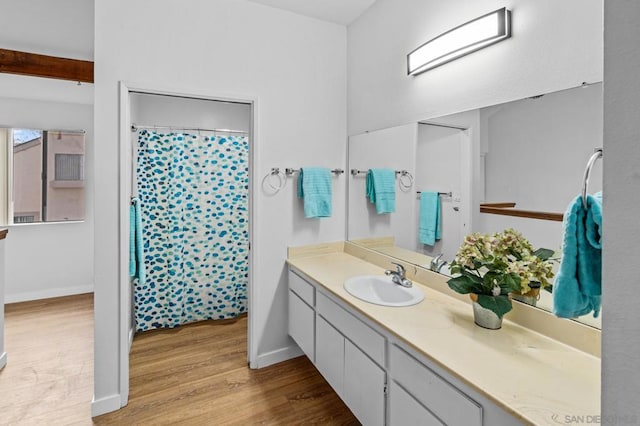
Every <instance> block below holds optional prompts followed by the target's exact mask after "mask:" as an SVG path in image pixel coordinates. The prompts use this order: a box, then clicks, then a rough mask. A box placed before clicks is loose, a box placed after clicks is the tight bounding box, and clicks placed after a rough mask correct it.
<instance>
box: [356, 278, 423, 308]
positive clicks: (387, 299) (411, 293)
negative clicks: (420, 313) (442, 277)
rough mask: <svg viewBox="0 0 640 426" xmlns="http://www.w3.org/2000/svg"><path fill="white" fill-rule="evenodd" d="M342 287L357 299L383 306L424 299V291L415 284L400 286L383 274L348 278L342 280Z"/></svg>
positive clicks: (406, 304) (405, 304)
mask: <svg viewBox="0 0 640 426" xmlns="http://www.w3.org/2000/svg"><path fill="white" fill-rule="evenodd" d="M344 289H345V290H347V292H348V293H349V294H351V295H352V296H355V297H357V298H358V299H361V300H364V301H365V302H369V303H373V304H376V305H383V306H411V305H415V304H418V303H420V302H422V300H423V299H424V293H423V292H422V290H420V289H419V288H418V287H416V286H415V285H414V286H413V287H408V288H407V287H402V286H400V285H398V284H395V283H394V282H392V281H391V277H389V276H385V275H361V276H358V277H353V278H349V279H348V280H346V281H345V282H344Z"/></svg>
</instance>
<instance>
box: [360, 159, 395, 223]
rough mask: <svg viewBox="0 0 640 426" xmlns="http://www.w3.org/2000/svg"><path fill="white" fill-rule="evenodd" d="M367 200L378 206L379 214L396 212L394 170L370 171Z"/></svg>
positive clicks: (368, 173)
mask: <svg viewBox="0 0 640 426" xmlns="http://www.w3.org/2000/svg"><path fill="white" fill-rule="evenodd" d="M366 195H367V198H369V201H371V202H372V203H373V204H375V205H376V212H377V213H378V214H383V213H393V212H395V211H396V172H395V171H394V170H392V169H369V171H368V172H367V192H366Z"/></svg>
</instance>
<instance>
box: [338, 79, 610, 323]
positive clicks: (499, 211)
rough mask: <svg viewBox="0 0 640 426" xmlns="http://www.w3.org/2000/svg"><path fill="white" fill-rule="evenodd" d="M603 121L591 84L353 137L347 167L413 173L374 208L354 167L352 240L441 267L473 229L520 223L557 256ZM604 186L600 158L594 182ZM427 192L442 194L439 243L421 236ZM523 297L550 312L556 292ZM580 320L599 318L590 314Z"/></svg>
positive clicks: (598, 89) (594, 187)
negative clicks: (387, 209) (379, 209)
mask: <svg viewBox="0 0 640 426" xmlns="http://www.w3.org/2000/svg"><path fill="white" fill-rule="evenodd" d="M602 123H603V117H602V84H601V83H595V84H583V85H582V86H580V87H576V88H572V89H567V90H562V91H558V92H553V93H548V94H544V95H540V96H535V97H532V98H527V99H522V100H517V101H513V102H508V103H504V104H499V105H492V106H488V107H484V108H480V109H477V110H472V111H466V112H462V113H457V114H452V115H448V116H444V117H435V118H425V120H423V121H420V122H418V123H411V124H407V125H403V126H397V127H393V128H388V129H382V130H377V131H372V132H367V133H363V134H360V135H355V136H352V137H350V138H349V169H350V170H351V169H355V170H360V171H363V170H364V171H366V170H368V169H373V168H387V169H393V170H395V171H396V172H401V171H403V170H404V171H407V172H408V174H409V175H410V176H411V178H412V179H411V182H410V185H408V184H407V183H409V181H408V180H407V179H405V180H403V181H402V182H401V181H400V179H399V178H398V177H397V178H396V181H397V182H396V186H395V189H396V190H395V197H396V200H395V202H396V205H395V211H394V212H393V213H390V214H377V213H376V208H375V206H374V205H373V204H372V203H370V202H369V201H368V199H367V198H366V181H365V180H366V179H365V176H366V173H361V174H355V175H350V176H349V214H348V238H349V240H351V241H352V242H355V243H357V244H360V245H363V246H366V247H368V248H371V249H374V250H376V251H380V252H383V253H385V254H387V255H390V256H393V257H397V258H399V259H403V260H405V261H408V262H411V263H413V264H416V265H419V266H422V267H425V268H431V269H432V270H437V271H438V272H440V273H445V274H447V273H448V268H447V266H448V264H449V263H450V262H451V260H452V259H453V258H454V256H455V253H456V251H457V250H458V248H459V246H460V244H461V243H462V241H463V239H464V236H465V235H467V234H469V233H471V232H481V233H494V232H500V231H502V230H504V229H506V228H514V229H516V230H517V231H519V232H520V233H522V234H523V235H524V236H525V237H526V238H527V239H528V240H529V241H530V242H531V243H532V244H533V246H534V247H537V248H538V247H544V248H548V249H551V250H555V251H557V252H558V255H559V254H560V247H561V243H562V216H563V213H564V212H565V210H566V208H567V206H568V205H569V204H570V203H571V202H572V200H573V199H574V198H575V197H576V196H577V195H579V194H580V192H581V189H582V184H583V174H584V170H585V166H586V164H587V162H588V161H589V158H590V157H591V156H592V154H593V153H594V150H595V149H596V148H601V147H602ZM397 176H399V175H397ZM400 183H402V184H400ZM601 189H602V162H601V161H598V162H596V163H595V165H594V167H593V168H592V170H591V175H590V179H589V188H588V190H589V192H590V193H595V192H597V191H600V190H601ZM423 193H425V194H429V195H428V196H429V197H435V196H436V195H434V194H437V202H438V203H439V212H440V215H439V218H437V221H438V222H439V229H440V235H439V236H438V237H439V238H436V239H435V241H431V239H430V238H426V239H425V236H426V234H428V232H429V229H428V228H430V226H431V224H432V222H434V221H435V219H434V218H433V217H427V218H425V215H424V213H423V210H424V207H423V206H421V198H422V196H423ZM432 201H433V199H432ZM424 202H425V201H424V198H423V201H422V203H424ZM421 207H422V209H421ZM432 216H433V215H432ZM425 241H426V242H427V244H425ZM556 268H557V265H556ZM527 302H528V303H529V304H533V305H536V306H537V307H539V308H542V309H546V310H551V308H552V295H551V294H550V293H549V292H547V291H542V292H541V293H540V296H539V298H538V299H535V300H528V301H527ZM578 320H579V321H580V322H583V323H586V324H589V325H592V326H596V327H599V326H600V323H601V319H600V318H593V317H592V316H591V315H586V316H583V317H580V318H579V319H578Z"/></svg>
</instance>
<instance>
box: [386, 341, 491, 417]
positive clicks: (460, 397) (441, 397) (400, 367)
mask: <svg viewBox="0 0 640 426" xmlns="http://www.w3.org/2000/svg"><path fill="white" fill-rule="evenodd" d="M389 365H390V375H391V376H392V377H393V380H395V381H396V382H397V383H399V384H400V385H402V387H403V388H404V389H406V390H407V392H409V393H410V394H411V395H412V396H413V397H414V398H415V399H417V400H418V401H419V402H420V403H422V404H423V405H424V406H425V407H427V408H428V409H429V410H430V411H431V412H432V413H434V414H435V415H436V416H438V418H440V419H441V420H442V421H443V422H444V423H445V424H447V425H449V426H457V425H461V426H474V425H477V426H480V425H482V406H480V405H478V404H477V403H476V402H475V401H473V400H472V399H470V398H469V397H468V396H467V395H465V394H463V393H462V392H460V391H459V390H458V389H457V388H456V387H454V386H453V385H452V384H450V383H449V382H447V381H446V380H444V379H443V378H442V377H440V376H439V375H438V374H436V373H434V372H433V371H431V370H430V369H429V368H428V367H426V366H425V365H424V364H422V363H421V362H419V361H418V360H416V359H415V358H413V357H412V356H411V355H409V354H408V353H406V352H405V351H404V350H402V349H401V348H399V347H398V346H396V345H391V349H390V353H389Z"/></svg>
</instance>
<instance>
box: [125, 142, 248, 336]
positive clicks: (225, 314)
mask: <svg viewBox="0 0 640 426" xmlns="http://www.w3.org/2000/svg"><path fill="white" fill-rule="evenodd" d="M137 148H138V153H137V165H136V177H137V189H138V198H139V200H140V208H141V216H142V228H143V243H144V268H145V271H146V274H145V279H144V282H136V286H135V291H134V310H135V320H136V331H145V330H151V329H155V328H172V327H176V326H178V325H181V324H186V323H189V322H195V321H202V320H208V319H226V318H234V317H236V316H238V315H239V314H242V313H243V312H246V309H247V283H248V280H249V278H248V277H249V261H248V256H249V228H248V227H249V212H248V197H249V169H248V164H249V161H248V153H249V143H248V140H247V137H246V136H216V135H213V136H212V135H207V136H205V135H202V136H200V135H195V134H189V133H165V134H161V133H155V132H152V131H148V130H142V131H140V132H139V134H138V147H137Z"/></svg>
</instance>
